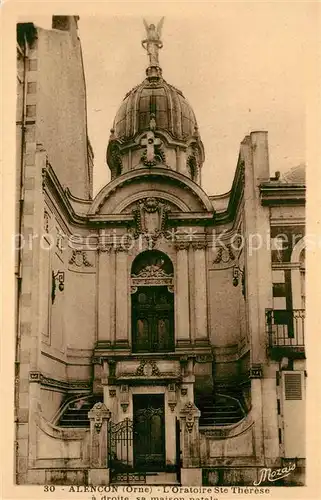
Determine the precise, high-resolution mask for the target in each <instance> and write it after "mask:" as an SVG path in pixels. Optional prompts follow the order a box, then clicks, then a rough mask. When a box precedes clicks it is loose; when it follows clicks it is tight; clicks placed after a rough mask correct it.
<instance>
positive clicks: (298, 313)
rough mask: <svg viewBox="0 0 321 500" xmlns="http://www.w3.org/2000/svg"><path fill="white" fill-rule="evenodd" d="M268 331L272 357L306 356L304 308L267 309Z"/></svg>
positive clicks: (276, 358)
mask: <svg viewBox="0 0 321 500" xmlns="http://www.w3.org/2000/svg"><path fill="white" fill-rule="evenodd" d="M265 314H266V332H267V335H268V339H269V355H270V357H271V358H272V359H275V360H280V359H281V358H282V357H287V358H304V357H305V349H304V319H305V310H304V309H292V310H281V309H266V311H265Z"/></svg>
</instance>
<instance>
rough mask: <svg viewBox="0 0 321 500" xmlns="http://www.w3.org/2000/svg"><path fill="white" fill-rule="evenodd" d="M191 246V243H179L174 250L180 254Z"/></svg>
mask: <svg viewBox="0 0 321 500" xmlns="http://www.w3.org/2000/svg"><path fill="white" fill-rule="evenodd" d="M190 246H191V242H190V241H178V242H176V243H175V244H174V248H175V250H176V251H177V252H179V251H180V250H188V249H189V248H190Z"/></svg>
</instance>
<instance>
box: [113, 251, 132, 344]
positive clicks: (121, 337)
mask: <svg viewBox="0 0 321 500" xmlns="http://www.w3.org/2000/svg"><path fill="white" fill-rule="evenodd" d="M127 268H128V256H127V251H126V250H125V249H124V248H123V247H122V246H120V247H117V248H116V283H115V286H116V332H115V333H116V335H115V343H116V345H117V344H118V345H119V347H122V346H123V347H128V304H129V301H130V296H129V282H128V272H127Z"/></svg>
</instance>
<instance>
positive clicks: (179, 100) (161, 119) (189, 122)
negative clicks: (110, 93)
mask: <svg viewBox="0 0 321 500" xmlns="http://www.w3.org/2000/svg"><path fill="white" fill-rule="evenodd" d="M152 113H154V115H155V119H156V124H157V125H156V126H157V129H158V130H165V131H166V132H169V133H170V134H171V136H172V137H173V138H174V139H177V140H186V139H188V138H189V137H191V136H192V135H193V134H194V133H195V128H196V127H197V122H196V118H195V115H194V112H193V110H192V108H191V106H190V104H189V103H188V102H187V100H186V99H185V97H184V96H183V94H182V92H181V91H180V90H178V89H176V88H175V87H173V86H172V85H170V84H169V83H167V82H166V81H165V80H164V79H163V78H162V77H160V78H156V79H149V78H146V79H145V80H144V81H143V82H142V83H141V84H140V85H137V87H135V88H133V89H132V90H131V91H130V92H128V93H127V94H126V96H125V97H124V100H123V102H122V104H121V106H120V108H119V110H118V112H117V114H116V117H115V120H114V125H113V129H114V135H115V138H117V139H125V138H126V139H128V138H131V137H133V136H134V135H135V134H137V133H138V132H143V131H145V130H148V129H149V124H150V119H151V114H152Z"/></svg>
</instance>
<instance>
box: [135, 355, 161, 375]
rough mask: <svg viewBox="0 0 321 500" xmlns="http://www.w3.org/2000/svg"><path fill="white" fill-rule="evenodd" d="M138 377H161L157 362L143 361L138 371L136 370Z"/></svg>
mask: <svg viewBox="0 0 321 500" xmlns="http://www.w3.org/2000/svg"><path fill="white" fill-rule="evenodd" d="M136 375H138V376H139V377H142V376H147V377H150V376H154V377H159V376H160V371H159V368H158V367H157V365H156V362H155V361H154V360H149V359H142V360H141V361H140V363H139V366H138V368H137V370H136Z"/></svg>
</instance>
